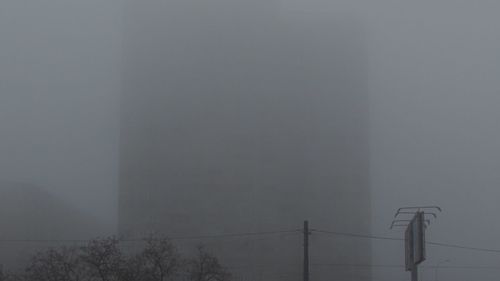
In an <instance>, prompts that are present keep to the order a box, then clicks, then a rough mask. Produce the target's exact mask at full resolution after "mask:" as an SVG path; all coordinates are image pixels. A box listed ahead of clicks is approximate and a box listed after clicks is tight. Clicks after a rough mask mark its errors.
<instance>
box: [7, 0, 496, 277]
mask: <svg viewBox="0 0 500 281" xmlns="http://www.w3.org/2000/svg"><path fill="white" fill-rule="evenodd" d="M280 3H281V5H282V6H281V12H280V13H285V14H289V15H291V16H293V15H294V14H296V15H300V16H304V15H307V16H310V17H311V18H316V19H321V17H325V18H331V17H339V18H343V19H349V21H346V22H351V23H353V22H356V25H358V26H360V27H361V28H362V29H363V33H364V34H365V39H364V42H366V45H365V46H363V49H364V50H366V57H367V66H366V67H367V72H368V81H367V83H368V92H369V97H370V124H371V129H370V132H371V134H370V135H371V137H370V143H371V152H370V159H371V160H370V167H371V190H372V192H371V193H372V207H373V213H372V232H373V233H374V234H384V235H394V236H398V235H400V234H401V233H399V232H391V231H389V230H388V229H387V228H388V226H389V224H390V221H391V219H392V217H391V216H392V214H393V212H394V211H395V209H396V208H397V207H399V206H402V205H415V204H417V205H420V204H426V205H427V204H439V205H440V206H441V207H443V209H444V212H443V213H442V214H441V215H440V216H439V217H438V219H437V220H436V221H435V222H433V224H432V225H431V227H430V229H429V237H428V239H429V240H435V241H443V242H450V243H457V244H463V245H472V246H479V247H488V248H500V244H499V243H498V239H497V238H496V237H498V234H499V232H500V228H499V227H498V226H497V225H495V223H494V222H495V221H496V220H497V217H496V213H498V211H499V209H500V206H499V205H498V203H497V202H498V198H499V191H498V186H499V184H500V177H499V174H498V167H499V162H500V160H499V159H500V157H499V156H500V155H499V154H500V149H499V148H498V144H499V143H500V142H499V138H500V128H499V126H500V125H499V122H498V120H499V119H500V113H498V107H499V105H500V94H499V91H500V85H499V83H500V82H499V80H498V77H500V57H499V54H498V50H499V49H500V35H499V32H498V28H499V26H500V20H498V19H497V14H498V11H499V10H500V4H499V3H498V2H497V1H487V0H478V1H463V0H456V1H451V0H437V1H427V0H423V1H392V0H376V1H319V0H312V1H302V0H284V1H281V2H280ZM121 34H122V30H121V3H120V2H119V1H96V0H92V1H76V0H71V1H57V0H45V1H34V0H32V1H14V0H4V1H2V2H1V3H0V43H1V48H0V130H1V137H2V140H1V141H0V151H1V155H2V156H3V157H2V158H1V159H0V167H1V169H0V177H1V178H2V179H4V180H9V181H19V182H28V183H32V184H36V185H40V186H43V187H45V188H46V189H47V190H49V191H51V192H52V193H53V194H55V195H57V196H58V197H60V198H63V199H64V200H67V201H68V202H69V203H70V204H72V205H75V206H77V207H78V208H79V209H81V210H85V211H86V212H89V213H91V214H93V215H99V216H100V217H102V218H103V219H104V220H105V221H107V222H109V223H110V224H114V221H115V219H116V190H117V186H116V183H117V180H116V177H117V163H118V155H117V151H118V93H119V92H120V82H119V73H120V56H121V55H120V54H121V53H120V41H121ZM302 219H303V218H298V219H297V221H298V222H300V221H301V220H302ZM391 243H392V242H391ZM389 245H393V246H389ZM374 251H375V255H374V260H373V263H374V264H402V246H401V245H399V244H398V243H395V244H388V242H374ZM448 258H449V259H450V260H451V263H450V265H494V264H497V263H498V261H499V259H500V258H499V255H498V254H488V253H476V252H470V251H462V250H452V249H441V248H430V249H429V260H428V262H427V263H426V264H427V265H436V264H437V262H439V261H442V260H445V259H448ZM374 272H375V274H376V276H375V277H376V278H378V279H380V280H398V279H400V278H404V277H407V275H405V273H403V272H401V270H400V269H392V268H390V269H387V268H378V269H374ZM433 274H434V271H433V270H424V271H423V278H426V279H433V277H434V276H433ZM439 274H440V276H441V279H442V280H447V279H452V278H453V279H455V280H470V279H471V278H476V279H483V280H496V279H495V276H498V274H499V271H495V270H493V269H492V270H485V269H482V270H477V269H476V270H471V269H469V270H466V269H442V270H440V272H439Z"/></svg>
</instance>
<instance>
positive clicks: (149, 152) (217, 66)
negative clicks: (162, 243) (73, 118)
mask: <svg viewBox="0 0 500 281" xmlns="http://www.w3.org/2000/svg"><path fill="white" fill-rule="evenodd" d="M126 11H127V16H126V18H125V26H126V32H125V39H124V53H125V56H124V68H125V71H124V79H123V96H122V101H121V103H122V107H121V121H122V123H121V124H122V125H121V148H120V149H121V151H120V157H121V159H120V202H119V208H120V210H119V216H120V221H119V228H120V233H121V234H122V235H125V236H128V237H132V236H141V235H145V234H147V233H149V232H151V231H154V232H159V233H164V234H167V235H171V236H192V235H212V234H221V233H241V232H265V231H281V230H295V229H299V228H301V227H302V221H303V220H304V219H308V220H309V221H310V224H311V228H314V229H324V230H336V231H346V232H360V233H366V232H369V228H370V220H369V217H370V214H369V212H370V196H369V186H368V128H367V126H368V120H367V118H368V117H367V116H368V108H367V107H368V101H367V91H366V89H365V83H366V77H365V61H364V52H363V38H362V31H361V30H360V27H359V26H356V25H354V24H352V23H351V22H349V21H343V20H327V21H323V20H313V19H309V18H305V17H301V16H287V15H284V14H283V12H282V11H281V10H280V8H279V6H278V5H277V4H274V3H273V2H272V1H229V0H215V1H200V0H188V1H186V0H183V1H153V0H147V1H140V2H136V1H130V2H129V3H128V5H127V7H126ZM301 239H302V237H301V234H300V233H299V232H297V233H296V234H294V233H288V234H277V235H264V236H251V237H250V236H249V237H233V238H225V239H208V240H203V242H205V243H207V244H208V245H209V246H210V247H211V248H212V249H214V251H215V252H216V253H217V254H219V255H220V256H221V258H222V260H223V262H224V263H225V264H226V265H228V266H229V267H230V269H231V271H232V272H233V274H234V278H235V279H237V280H278V279H288V280H300V279H301V278H302V275H301V273H300V272H301V267H300V265H301V263H302V240H301ZM194 242H195V241H193V243H194ZM310 244H311V245H310V246H311V250H310V252H311V279H313V280H330V279H331V278H342V279H341V280H365V279H369V276H370V274H369V270H364V271H363V270H361V271H360V269H359V268H355V269H354V268H352V267H342V266H338V267H333V268H332V267H315V264H318V263H322V264H335V263H338V264H349V263H363V264H366V263H369V260H370V244H369V243H368V241H363V240H361V241H360V240H353V239H350V238H345V237H344V238H342V237H336V236H333V235H327V234H319V233H313V235H312V236H311V242H310Z"/></svg>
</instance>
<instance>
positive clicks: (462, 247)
mask: <svg viewBox="0 0 500 281" xmlns="http://www.w3.org/2000/svg"><path fill="white" fill-rule="evenodd" d="M312 231H313V232H317V233H324V234H331V235H337V236H347V237H356V238H366V239H376V240H391V241H404V239H402V238H396V237H388V236H376V235H367V234H357V233H348V232H339V231H326V230H318V229H315V230H314V229H313V230H312ZM426 244H428V245H433V246H440V247H446V248H456V249H462V250H472V251H479V252H489V253H500V250H498V249H488V248H480V247H471V246H462V245H458V244H450V243H442V242H432V241H427V242H426Z"/></svg>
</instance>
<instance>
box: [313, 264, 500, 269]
mask: <svg viewBox="0 0 500 281" xmlns="http://www.w3.org/2000/svg"><path fill="white" fill-rule="evenodd" d="M311 266H314V267H318V266H332V267H369V268H405V266H404V265H397V264H352V263H313V264H311ZM422 268H428V269H435V268H440V269H442V268H443V269H497V270H500V267H499V266H482V265H457V266H452V265H450V266H435V265H431V266H422Z"/></svg>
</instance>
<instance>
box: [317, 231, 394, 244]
mask: <svg viewBox="0 0 500 281" xmlns="http://www.w3.org/2000/svg"><path fill="white" fill-rule="evenodd" d="M311 231H313V232H317V233H325V234H333V235H337V236H348V237H357V238H367V239H377V240H393V241H404V239H402V238H396V237H386V236H375V235H368V234H358V233H349V232H339V231H326V230H318V229H312V230H311Z"/></svg>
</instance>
